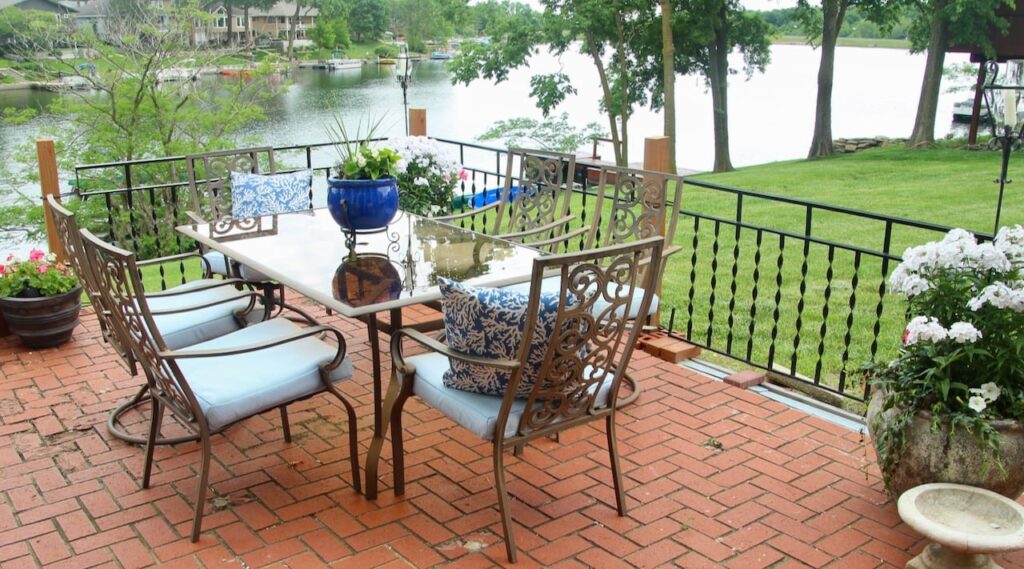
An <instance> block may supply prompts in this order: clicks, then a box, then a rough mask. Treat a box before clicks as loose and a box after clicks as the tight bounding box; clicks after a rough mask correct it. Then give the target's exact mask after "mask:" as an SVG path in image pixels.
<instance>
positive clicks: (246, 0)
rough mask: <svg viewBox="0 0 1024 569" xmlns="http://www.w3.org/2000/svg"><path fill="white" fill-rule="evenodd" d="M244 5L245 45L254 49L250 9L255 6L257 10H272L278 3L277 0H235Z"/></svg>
mask: <svg viewBox="0 0 1024 569" xmlns="http://www.w3.org/2000/svg"><path fill="white" fill-rule="evenodd" d="M235 1H236V2H238V3H239V4H240V5H241V6H242V18H243V21H244V22H245V47H246V49H252V46H253V34H252V26H250V21H249V9H250V8H255V9H257V10H270V9H271V8H273V7H274V5H275V4H277V0H235Z"/></svg>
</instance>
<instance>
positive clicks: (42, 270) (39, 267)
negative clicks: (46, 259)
mask: <svg viewBox="0 0 1024 569" xmlns="http://www.w3.org/2000/svg"><path fill="white" fill-rule="evenodd" d="M36 268H37V269H39V272H40V273H45V272H46V271H49V270H50V267H48V266H46V265H39V266H38V267H36Z"/></svg>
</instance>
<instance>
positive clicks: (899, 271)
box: [889, 264, 933, 297]
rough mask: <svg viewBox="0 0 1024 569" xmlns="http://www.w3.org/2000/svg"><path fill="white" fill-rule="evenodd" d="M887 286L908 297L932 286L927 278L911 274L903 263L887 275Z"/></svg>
mask: <svg viewBox="0 0 1024 569" xmlns="http://www.w3.org/2000/svg"><path fill="white" fill-rule="evenodd" d="M889 287H890V288H891V289H892V290H893V291H895V292H897V293H900V294H903V295H905V296H908V297H915V296H917V295H919V294H921V293H923V292H925V291H927V290H930V289H932V288H933V286H932V283H931V282H929V281H928V279H926V278H924V277H922V276H920V275H917V274H911V273H909V272H908V271H907V268H906V267H905V266H904V265H902V264H901V265H899V266H898V267H896V270H894V271H893V272H892V275H890V276H889Z"/></svg>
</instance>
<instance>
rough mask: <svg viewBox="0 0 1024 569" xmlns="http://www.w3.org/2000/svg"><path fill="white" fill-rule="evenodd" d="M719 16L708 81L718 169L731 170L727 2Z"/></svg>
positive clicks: (719, 170) (721, 170) (711, 48)
mask: <svg viewBox="0 0 1024 569" xmlns="http://www.w3.org/2000/svg"><path fill="white" fill-rule="evenodd" d="M719 16H720V19H719V25H718V26H716V27H715V35H714V38H713V39H712V41H711V43H710V44H709V45H708V58H709V60H710V61H709V65H708V82H710V83H711V106H712V114H713V119H714V120H713V122H714V126H715V172H729V171H732V170H733V167H732V159H731V158H730V157H729V84H728V81H729V41H728V40H729V22H728V19H727V17H728V16H727V14H726V7H725V4H724V3H723V4H722V6H721V13H720V14H719Z"/></svg>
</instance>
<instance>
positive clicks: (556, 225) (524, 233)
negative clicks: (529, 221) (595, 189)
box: [498, 215, 576, 240]
mask: <svg viewBox="0 0 1024 569" xmlns="http://www.w3.org/2000/svg"><path fill="white" fill-rule="evenodd" d="M574 219H576V216H575V215H567V216H565V217H563V218H561V219H556V220H555V221H552V222H551V223H546V224H544V225H541V226H540V227H534V228H533V229H526V230H523V231H516V232H514V233H502V234H501V235H498V237H500V238H502V239H510V240H511V239H519V238H522V237H529V236H531V235H536V234H538V233H543V232H545V231H552V230H555V229H558V228H559V227H560V226H562V225H565V224H566V223H569V222H570V221H572V220H574Z"/></svg>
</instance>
